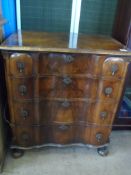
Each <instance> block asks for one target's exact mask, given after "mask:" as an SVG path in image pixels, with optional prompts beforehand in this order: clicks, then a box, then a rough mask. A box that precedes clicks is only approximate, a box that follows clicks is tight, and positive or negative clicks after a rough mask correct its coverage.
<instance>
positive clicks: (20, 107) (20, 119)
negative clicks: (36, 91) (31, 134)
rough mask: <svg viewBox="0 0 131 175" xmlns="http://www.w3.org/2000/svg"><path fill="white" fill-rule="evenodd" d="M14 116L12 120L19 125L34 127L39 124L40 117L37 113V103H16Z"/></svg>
mask: <svg viewBox="0 0 131 175" xmlns="http://www.w3.org/2000/svg"><path fill="white" fill-rule="evenodd" d="M13 105H14V116H12V119H13V120H14V121H12V122H14V123H15V124H17V125H24V126H25V125H32V124H37V123H38V120H39V118H38V115H37V114H36V112H35V107H36V105H37V103H35V102H14V103H13Z"/></svg>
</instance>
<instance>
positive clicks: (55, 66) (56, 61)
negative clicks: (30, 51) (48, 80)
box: [39, 53, 104, 75]
mask: <svg viewBox="0 0 131 175" xmlns="http://www.w3.org/2000/svg"><path fill="white" fill-rule="evenodd" d="M103 61H104V57H102V56H98V55H91V54H63V53H47V54H40V58H39V74H40V75H44V74H90V75H99V74H100V73H101V69H102V64H101V63H102V62H103Z"/></svg>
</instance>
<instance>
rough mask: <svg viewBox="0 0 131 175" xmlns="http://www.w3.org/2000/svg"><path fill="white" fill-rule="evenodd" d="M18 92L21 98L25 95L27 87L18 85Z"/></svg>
mask: <svg viewBox="0 0 131 175" xmlns="http://www.w3.org/2000/svg"><path fill="white" fill-rule="evenodd" d="M19 92H20V94H21V95H22V96H24V95H26V93H27V87H26V86H25V85H20V86H19Z"/></svg>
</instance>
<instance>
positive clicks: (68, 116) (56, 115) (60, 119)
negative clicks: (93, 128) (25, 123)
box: [39, 99, 91, 124]
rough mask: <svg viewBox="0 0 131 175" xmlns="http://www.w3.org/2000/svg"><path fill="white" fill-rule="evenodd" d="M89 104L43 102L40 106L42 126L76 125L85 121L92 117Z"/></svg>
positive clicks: (65, 101)
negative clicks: (50, 124)
mask: <svg viewBox="0 0 131 175" xmlns="http://www.w3.org/2000/svg"><path fill="white" fill-rule="evenodd" d="M90 106H91V104H90V103H88V102H82V101H71V100H64V99H63V100H60V101H58V100H57V101H56V100H53V101H48V100H47V101H43V102H41V103H40V106H39V111H40V112H39V115H40V124H42V123H46V122H53V123H74V122H80V121H85V120H86V118H88V117H89V116H90Z"/></svg>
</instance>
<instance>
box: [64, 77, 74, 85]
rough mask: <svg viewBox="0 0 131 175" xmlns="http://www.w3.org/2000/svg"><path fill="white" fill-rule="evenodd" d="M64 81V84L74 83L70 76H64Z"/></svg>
mask: <svg viewBox="0 0 131 175" xmlns="http://www.w3.org/2000/svg"><path fill="white" fill-rule="evenodd" d="M63 82H64V84H66V85H69V84H71V83H72V79H71V78H70V77H64V79H63Z"/></svg>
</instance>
